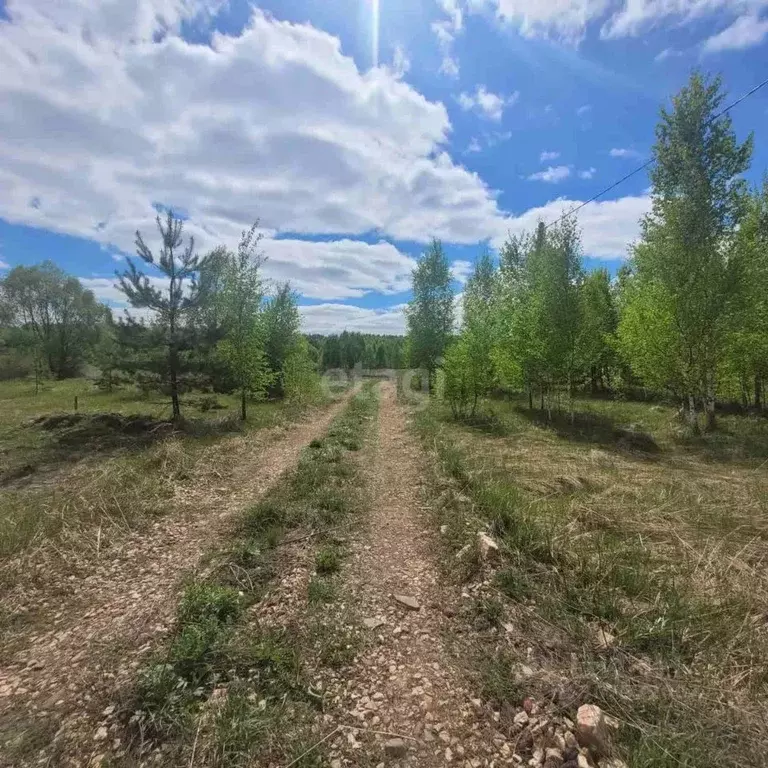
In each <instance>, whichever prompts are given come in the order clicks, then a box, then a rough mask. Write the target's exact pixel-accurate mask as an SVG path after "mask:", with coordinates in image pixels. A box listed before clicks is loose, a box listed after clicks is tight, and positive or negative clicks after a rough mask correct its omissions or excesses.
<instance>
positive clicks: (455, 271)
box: [451, 259, 474, 285]
mask: <svg viewBox="0 0 768 768" xmlns="http://www.w3.org/2000/svg"><path fill="white" fill-rule="evenodd" d="M473 269H474V264H473V263H472V262H471V261H466V260H464V259H456V261H454V262H453V263H452V264H451V277H452V278H453V279H454V280H455V281H456V282H457V283H461V285H464V283H466V282H467V278H468V277H469V276H470V275H471V274H472V270H473Z"/></svg>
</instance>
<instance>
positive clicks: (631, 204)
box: [493, 195, 651, 259]
mask: <svg viewBox="0 0 768 768" xmlns="http://www.w3.org/2000/svg"><path fill="white" fill-rule="evenodd" d="M580 204H581V201H579V200H569V199H567V198H559V199H557V200H552V201H551V202H549V203H547V204H546V205H542V206H539V207H537V208H531V209H529V210H527V211H525V212H524V213H521V214H520V215H518V216H514V217H512V218H510V219H508V221H507V228H508V230H509V232H511V233H512V234H518V233H520V232H524V231H528V232H531V231H533V230H534V229H535V228H536V225H537V224H538V223H539V221H544V222H546V223H549V222H552V221H555V220H556V219H558V218H559V217H560V216H562V215H563V214H565V213H567V212H568V211H570V210H572V209H573V208H575V207H576V206H577V205H580ZM650 209H651V199H650V197H648V196H647V195H639V196H628V197H621V198H618V199H617V200H605V201H602V202H601V201H596V202H594V203H587V205H585V206H584V207H583V208H582V209H581V210H580V211H579V214H578V221H579V227H580V229H581V232H582V243H583V246H584V253H585V254H586V255H587V256H592V257H593V258H597V259H616V258H622V257H623V256H626V254H627V248H628V246H629V245H630V243H632V242H633V241H634V240H636V239H637V236H638V234H639V231H640V226H639V225H640V219H641V218H642V217H643V216H644V215H645V214H646V213H648V211H650ZM504 239H505V238H504V237H503V236H501V237H497V238H495V239H494V240H493V246H494V247H495V248H499V247H501V245H502V243H503V242H504Z"/></svg>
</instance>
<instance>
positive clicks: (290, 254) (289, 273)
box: [264, 239, 416, 299]
mask: <svg viewBox="0 0 768 768" xmlns="http://www.w3.org/2000/svg"><path fill="white" fill-rule="evenodd" d="M264 253H265V255H266V257H267V261H266V262H265V264H264V276H265V277H266V278H268V279H270V280H273V281H275V282H285V281H289V282H290V283H291V285H292V286H293V287H294V289H295V290H297V291H298V292H299V293H300V294H302V295H303V296H307V297H308V298H311V299H352V298H360V297H362V296H365V295H366V294H368V293H372V292H374V293H384V294H392V293H400V292H401V291H406V290H408V288H409V287H410V284H411V272H412V271H413V269H414V267H415V266H416V261H415V260H414V259H412V258H411V257H410V256H406V255H405V254H403V253H401V252H400V251H399V250H398V249H397V248H395V246H394V245H392V244H391V243H387V242H379V243H375V244H374V245H369V244H368V243H364V242H361V241H359V240H334V241H330V242H311V241H306V240H292V239H285V240H283V239H280V240H267V241H265V242H264Z"/></svg>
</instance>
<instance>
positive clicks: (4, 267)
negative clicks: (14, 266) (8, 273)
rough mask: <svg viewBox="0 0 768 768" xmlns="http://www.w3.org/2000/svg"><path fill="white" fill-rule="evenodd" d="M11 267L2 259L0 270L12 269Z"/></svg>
mask: <svg viewBox="0 0 768 768" xmlns="http://www.w3.org/2000/svg"><path fill="white" fill-rule="evenodd" d="M10 268H11V265H10V264H8V263H7V262H5V261H3V260H2V259H0V269H10Z"/></svg>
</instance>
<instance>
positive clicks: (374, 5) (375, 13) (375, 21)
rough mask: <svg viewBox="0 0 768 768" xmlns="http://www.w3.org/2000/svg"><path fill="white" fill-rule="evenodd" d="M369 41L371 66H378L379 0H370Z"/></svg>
mask: <svg viewBox="0 0 768 768" xmlns="http://www.w3.org/2000/svg"><path fill="white" fill-rule="evenodd" d="M371 26H372V29H371V42H372V54H373V66H374V67H378V66H379V0H371Z"/></svg>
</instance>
